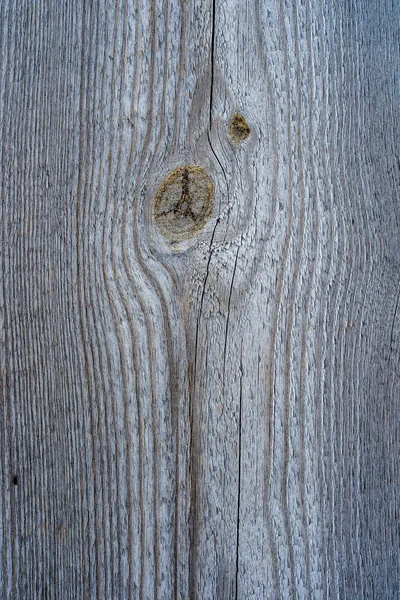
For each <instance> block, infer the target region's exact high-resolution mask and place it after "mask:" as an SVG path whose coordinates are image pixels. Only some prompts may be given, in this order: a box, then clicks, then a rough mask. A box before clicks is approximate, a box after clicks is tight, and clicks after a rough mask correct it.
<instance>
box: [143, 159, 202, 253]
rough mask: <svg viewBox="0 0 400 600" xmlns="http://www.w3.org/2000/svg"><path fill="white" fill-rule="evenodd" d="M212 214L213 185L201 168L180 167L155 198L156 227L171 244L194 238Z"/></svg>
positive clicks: (154, 214) (168, 178) (169, 177)
mask: <svg viewBox="0 0 400 600" xmlns="http://www.w3.org/2000/svg"><path fill="white" fill-rule="evenodd" d="M213 211H214V184H213V181H212V179H211V177H210V175H209V174H208V173H207V171H205V170H204V169H202V168H201V167H196V166H188V165H182V166H181V167H178V168H177V169H175V170H174V171H172V172H171V173H170V174H169V175H168V176H167V177H166V179H165V180H164V181H163V183H162V184H161V186H160V187H159V189H158V191H157V194H156V195H155V198H154V210H153V216H154V220H155V223H156V225H157V227H158V229H159V230H160V232H161V233H162V235H163V236H164V237H165V238H166V239H167V240H169V241H170V242H181V241H183V240H188V239H190V238H191V237H193V236H194V235H195V234H196V233H197V232H199V231H200V230H201V229H203V227H204V226H205V224H206V223H207V221H208V220H209V219H210V217H211V215H212V213H213Z"/></svg>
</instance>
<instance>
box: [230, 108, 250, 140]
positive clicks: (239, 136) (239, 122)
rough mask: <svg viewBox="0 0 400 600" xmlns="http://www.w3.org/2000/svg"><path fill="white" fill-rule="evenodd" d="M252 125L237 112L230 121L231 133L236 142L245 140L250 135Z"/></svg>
mask: <svg viewBox="0 0 400 600" xmlns="http://www.w3.org/2000/svg"><path fill="white" fill-rule="evenodd" d="M250 131H251V129H250V127H249V125H248V123H247V121H246V119H245V118H244V117H243V115H240V114H239V113H235V114H234V115H233V117H232V119H231V122H230V123H229V135H230V136H231V138H232V139H233V141H234V142H244V140H247V138H248V137H249V135H250Z"/></svg>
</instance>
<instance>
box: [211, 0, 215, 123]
mask: <svg viewBox="0 0 400 600" xmlns="http://www.w3.org/2000/svg"><path fill="white" fill-rule="evenodd" d="M215 2H216V0H212V16H211V85H210V129H211V125H212V105H213V89H214V50H215Z"/></svg>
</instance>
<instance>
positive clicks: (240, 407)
mask: <svg viewBox="0 0 400 600" xmlns="http://www.w3.org/2000/svg"><path fill="white" fill-rule="evenodd" d="M242 391H243V343H242V347H241V349H240V392H239V425H238V428H239V439H238V447H239V449H238V497H237V513H236V573H235V600H238V584H239V534H240V495H241V490H240V486H241V480H242V396H243V394H242Z"/></svg>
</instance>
